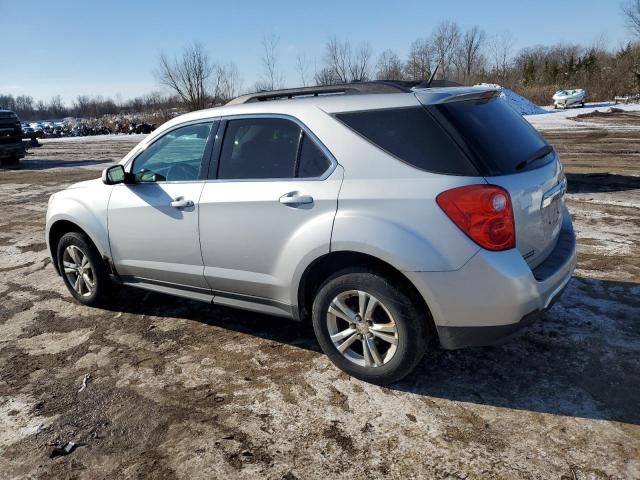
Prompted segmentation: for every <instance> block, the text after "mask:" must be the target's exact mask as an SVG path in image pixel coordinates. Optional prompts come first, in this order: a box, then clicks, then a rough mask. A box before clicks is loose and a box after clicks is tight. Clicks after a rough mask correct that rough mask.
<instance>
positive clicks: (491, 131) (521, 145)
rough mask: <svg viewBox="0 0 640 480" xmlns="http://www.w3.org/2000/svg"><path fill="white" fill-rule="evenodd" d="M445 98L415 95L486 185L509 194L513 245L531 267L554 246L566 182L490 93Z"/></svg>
mask: <svg viewBox="0 0 640 480" xmlns="http://www.w3.org/2000/svg"><path fill="white" fill-rule="evenodd" d="M464 91H465V94H464V95H460V96H455V95H453V96H449V97H446V98H445V99H442V100H439V101H438V102H436V103H428V102H429V101H432V100H433V96H432V95H428V96H427V95H424V96H423V95H421V94H420V93H419V92H418V93H416V96H417V97H418V100H420V101H421V103H423V104H424V106H425V108H426V110H427V111H428V112H429V113H431V115H433V117H434V118H435V119H436V120H437V121H438V123H440V124H441V125H442V126H443V127H444V129H445V130H446V131H447V133H448V134H449V135H450V136H451V137H452V139H453V140H454V141H455V142H456V143H457V144H458V145H459V146H460V148H461V149H462V150H463V151H464V152H465V154H466V156H467V157H468V158H469V159H470V161H471V162H472V163H473V165H474V166H475V167H476V169H477V170H478V173H479V174H480V175H481V176H483V177H484V178H485V179H486V181H487V182H488V183H491V184H493V185H498V186H500V187H502V188H504V189H505V190H507V191H508V192H509V195H510V196H511V202H512V206H513V213H514V220H515V228H516V247H517V248H518V250H519V251H520V253H521V254H522V257H523V258H524V259H525V260H526V262H527V263H528V264H529V266H531V268H535V267H536V266H538V265H539V264H540V263H542V262H543V261H544V260H545V259H546V258H547V256H548V255H549V253H551V251H552V250H553V248H554V247H555V245H556V242H557V239H558V235H559V233H560V227H561V224H562V212H563V205H564V203H563V202H564V193H565V191H566V180H565V177H564V173H563V170H562V166H561V164H560V161H559V159H558V156H557V154H556V152H555V151H554V150H553V149H552V148H551V147H550V146H549V144H548V143H547V142H546V141H545V140H544V138H543V137H542V136H541V135H540V134H539V133H538V132H537V131H536V130H535V129H534V128H533V127H532V126H531V125H530V124H529V122H527V121H526V120H525V119H524V118H522V116H521V115H520V114H519V113H517V112H515V111H514V110H513V109H512V108H510V107H509V106H508V105H507V104H506V101H505V100H503V99H502V98H500V97H498V96H497V95H498V92H496V91H486V90H484V91H481V90H479V91H478V92H477V93H475V94H473V93H472V94H469V89H465V90H464Z"/></svg>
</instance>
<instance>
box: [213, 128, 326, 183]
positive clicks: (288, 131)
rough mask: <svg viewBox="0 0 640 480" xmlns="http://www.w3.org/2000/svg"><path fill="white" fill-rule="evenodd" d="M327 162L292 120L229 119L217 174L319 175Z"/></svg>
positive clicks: (244, 176) (225, 176)
mask: <svg viewBox="0 0 640 480" xmlns="http://www.w3.org/2000/svg"><path fill="white" fill-rule="evenodd" d="M330 165H331V162H330V161H329V160H328V158H327V157H326V156H325V155H324V153H322V151H321V150H320V149H319V147H318V146H317V145H316V144H315V143H314V142H313V141H312V140H311V139H310V138H308V137H307V135H306V134H305V133H304V131H303V130H302V128H301V127H300V126H299V125H297V124H296V123H295V122H292V121H290V120H286V119H282V118H248V119H240V120H230V121H229V123H228V125H227V128H226V132H225V135H224V140H223V142H222V151H221V154H220V166H219V169H218V178H220V179H226V180H241V179H244V180H253V179H266V178H273V179H276V178H295V177H319V176H321V175H322V174H323V173H324V172H325V171H326V170H327V169H328V168H329V166H330Z"/></svg>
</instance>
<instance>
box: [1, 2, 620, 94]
mask: <svg viewBox="0 0 640 480" xmlns="http://www.w3.org/2000/svg"><path fill="white" fill-rule="evenodd" d="M442 20H452V21H455V22H457V23H458V24H460V26H462V27H469V26H472V25H474V24H477V25H479V26H480V27H481V28H483V29H485V30H486V31H487V33H489V34H491V33H494V32H501V31H504V30H509V31H510V32H511V33H512V34H513V37H514V40H515V42H514V52H515V51H517V50H518V49H520V48H522V47H525V46H530V45H538V44H552V43H556V42H575V43H581V44H592V43H593V42H594V41H596V40H597V39H599V38H601V37H602V38H604V39H605V40H606V42H607V44H608V45H609V46H610V47H616V46H618V45H620V44H621V43H622V42H625V41H627V40H629V39H630V35H629V32H628V31H627V30H626V29H625V28H624V22H623V19H622V16H621V14H620V7H619V2H618V1H616V0H599V1H597V0H536V1H529V0H521V1H518V0H511V1H506V0H504V1H503V0H497V1H491V0H483V1H472V0H470V1H465V0H447V1H444V2H443V1H442V0H440V1H428V0H422V1H413V0H403V1H402V2H398V1H389V0H386V1H382V2H376V1H373V0H370V1H357V0H342V1H334V0H324V1H322V2H317V1H313V2H312V1H304V0H303V1H300V0H297V1H289V0H286V1H285V0H282V1H278V0H271V1H252V0H241V1H236V2H234V1H233V0H231V1H229V0H227V1H225V2H221V1H204V0H202V1H194V0H177V1H176V0H173V1H167V0H156V1H153V2H152V1H144V0H134V1H131V0H129V1H120V0H108V1H87V0H82V1H70V0H53V1H52V0H46V1H39V0H29V1H27V2H19V1H16V0H0V44H1V45H4V47H3V49H2V53H1V54H0V92H1V93H12V94H14V95H20V94H29V95H32V96H33V97H34V98H36V99H43V100H45V101H46V100H48V99H49V98H50V97H51V96H52V95H55V94H58V93H59V94H61V95H62V96H63V99H64V100H65V101H71V100H72V99H73V98H75V97H76V96H78V95H81V94H89V95H93V94H102V95H105V96H112V97H119V98H121V99H128V98H132V97H134V96H137V95H141V94H144V93H146V92H149V91H151V90H154V89H155V90H158V89H159V86H158V84H157V82H156V80H155V78H154V76H153V69H154V66H155V64H156V62H157V57H158V54H159V52H160V51H161V50H164V51H166V52H167V53H171V54H173V53H176V52H179V51H180V50H181V49H182V48H183V47H184V46H185V45H187V44H189V43H191V42H193V41H199V42H201V43H203V44H204V45H205V47H206V48H207V50H208V51H209V53H210V55H211V56H212V58H214V59H215V60H217V61H220V62H228V61H234V62H235V63H236V65H237V66H238V68H239V70H240V73H241V75H242V77H243V79H244V83H243V85H244V87H245V88H249V87H251V86H252V85H253V84H254V83H255V82H256V80H258V79H259V77H260V73H261V68H262V67H261V64H260V53H261V50H260V39H261V37H262V35H263V34H264V33H272V32H273V33H275V34H276V35H278V36H279V37H280V63H281V68H282V71H283V73H284V75H285V80H286V83H287V84H289V85H295V84H296V83H298V79H299V76H298V74H297V72H296V68H295V62H296V56H297V55H298V54H299V53H301V52H306V55H307V57H308V58H309V59H310V62H311V70H313V59H314V58H315V59H316V61H317V62H318V64H319V63H321V62H322V56H323V45H324V43H325V42H326V41H327V39H328V38H329V37H330V36H332V35H337V36H339V37H341V38H348V39H349V40H351V41H352V42H353V43H355V44H358V43H360V42H362V41H365V40H366V41H369V42H370V43H371V46H372V47H373V50H374V52H375V57H377V54H379V53H380V52H381V51H382V50H384V49H387V48H390V49H392V50H395V51H396V52H397V53H398V54H400V56H401V57H405V56H406V54H407V52H408V49H409V46H410V44H411V42H412V41H413V40H415V39H416V38H420V37H425V36H428V35H429V34H430V32H431V30H432V29H433V28H434V26H435V25H436V24H437V23H438V22H440V21H442Z"/></svg>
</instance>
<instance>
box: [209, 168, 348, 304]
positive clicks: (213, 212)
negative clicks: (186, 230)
mask: <svg viewBox="0 0 640 480" xmlns="http://www.w3.org/2000/svg"><path fill="white" fill-rule="evenodd" d="M342 177H343V170H342V167H340V166H337V167H336V168H335V170H334V171H333V172H332V174H331V175H330V176H329V177H328V178H326V179H325V180H303V179H300V180H297V179H291V180H272V181H251V180H247V181H222V180H218V181H210V182H207V183H206V184H205V186H204V189H203V192H202V197H201V199H200V237H201V244H202V258H203V261H204V275H205V278H206V280H207V282H208V284H209V286H210V287H211V288H212V289H214V290H215V291H216V293H218V292H233V293H236V294H241V295H251V296H257V297H262V298H268V299H273V300H275V301H278V302H282V303H285V304H291V298H292V297H291V292H290V282H291V279H292V277H293V274H294V272H295V270H296V268H297V267H298V266H299V265H300V264H301V263H303V262H305V261H306V260H307V257H308V258H316V257H317V256H320V255H322V254H324V253H328V252H329V247H330V242H331V229H332V226H333V220H334V217H335V214H336V210H337V206H338V203H337V199H338V192H339V189H340V185H341V183H342Z"/></svg>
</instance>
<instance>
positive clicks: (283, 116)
mask: <svg viewBox="0 0 640 480" xmlns="http://www.w3.org/2000/svg"><path fill="white" fill-rule="evenodd" d="M252 118H278V119H283V120H289V121H292V122H294V123H295V124H296V125H298V126H299V127H300V128H301V129H302V130H303V131H304V133H305V135H308V136H309V138H310V139H311V140H312V141H313V142H314V143H315V144H316V146H317V147H318V148H320V150H321V151H322V153H323V154H324V155H325V156H326V157H327V158H328V159H329V162H330V163H331V164H330V165H329V168H327V170H326V171H325V172H324V173H323V174H322V175H320V176H318V177H283V178H241V179H235V178H234V179H225V178H204V179H197V180H173V181H167V180H165V181H161V182H141V183H139V184H136V185H143V184H154V185H162V184H172V183H196V182H203V183H219V182H234V183H239V182H244V183H246V182H310V181H311V182H321V181H324V180H326V179H327V178H329V177H330V176H331V175H332V174H333V172H334V171H335V169H336V168H337V166H338V161H337V160H336V158H335V157H334V156H333V154H332V153H331V151H330V150H329V149H328V148H327V147H326V145H325V144H324V143H322V141H321V140H320V139H319V138H318V136H317V135H316V134H315V133H313V132H312V131H311V129H310V128H309V127H307V125H306V124H305V123H304V122H303V121H302V120H300V119H299V118H297V117H294V116H292V115H287V114H283V113H244V114H238V115H222V116H217V117H207V118H199V119H197V120H189V121H186V122H184V123H179V124H176V125H174V126H173V127H172V128H170V129H168V130H167V131H166V132H163V134H162V135H159V136H158V137H157V138H155V139H154V140H153V141H152V142H151V143H148V144H145V145H143V147H141V149H140V151H138V152H136V153H135V155H134V156H132V157H131V158H130V159H129V160H128V161H127V162H126V163H125V171H127V172H129V173H131V168H132V167H133V162H134V161H135V159H136V158H137V157H138V156H139V155H140V154H141V153H142V152H144V151H145V150H146V149H147V148H149V146H150V145H153V144H154V143H155V142H156V141H158V140H159V139H161V138H162V137H164V136H165V135H166V134H168V133H170V132H172V131H173V130H176V129H177V128H182V127H186V126H189V125H196V124H199V123H208V122H216V121H219V122H221V121H223V120H228V121H231V120H244V119H252ZM218 133H219V131H218V132H216V136H217V135H218ZM222 140H223V141H224V138H223V139H222Z"/></svg>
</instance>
